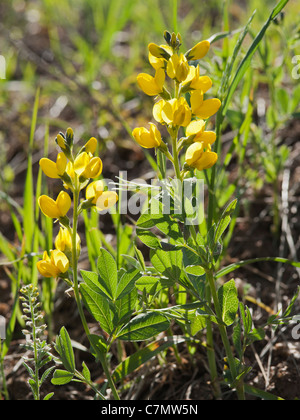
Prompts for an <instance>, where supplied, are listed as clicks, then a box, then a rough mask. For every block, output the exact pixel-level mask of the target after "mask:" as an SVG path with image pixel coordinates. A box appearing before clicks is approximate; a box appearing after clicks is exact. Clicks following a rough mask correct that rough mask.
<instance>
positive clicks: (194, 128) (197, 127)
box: [186, 120, 205, 136]
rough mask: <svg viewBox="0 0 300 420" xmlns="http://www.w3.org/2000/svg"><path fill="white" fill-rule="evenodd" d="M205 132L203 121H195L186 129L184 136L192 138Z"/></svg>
mask: <svg viewBox="0 0 300 420" xmlns="http://www.w3.org/2000/svg"><path fill="white" fill-rule="evenodd" d="M204 130H205V121H203V120H195V121H192V122H191V123H190V124H189V125H188V126H187V127H186V135H187V136H193V135H195V134H199V133H201V134H202V133H203V131H204Z"/></svg>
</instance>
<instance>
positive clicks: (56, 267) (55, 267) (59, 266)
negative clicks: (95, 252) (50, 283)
mask: <svg viewBox="0 0 300 420" xmlns="http://www.w3.org/2000/svg"><path fill="white" fill-rule="evenodd" d="M69 266H70V263H69V260H68V258H67V257H66V255H65V254H64V253H63V252H61V251H59V250H57V249H55V250H52V251H50V257H49V255H48V253H47V251H45V252H44V255H43V259H42V260H41V261H38V263H37V269H38V270H39V272H40V274H41V275H42V276H43V277H46V278H50V277H55V278H56V277H58V276H59V275H60V274H64V273H66V272H67V271H68V269H69Z"/></svg>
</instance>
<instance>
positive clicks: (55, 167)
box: [37, 128, 118, 277]
mask: <svg viewBox="0 0 300 420" xmlns="http://www.w3.org/2000/svg"><path fill="white" fill-rule="evenodd" d="M73 139H74V134H73V130H72V129H71V128H69V129H68V130H67V132H66V134H62V133H60V134H58V136H57V137H56V143H57V145H58V146H59V147H60V149H61V152H60V153H58V155H57V159H56V162H53V161H51V160H49V159H47V158H42V159H41V160H40V167H41V168H42V170H43V172H44V173H45V174H46V175H47V176H48V177H49V178H54V179H61V180H62V182H63V185H64V187H65V189H67V190H70V191H71V192H72V193H73V196H75V195H76V196H77V197H79V193H80V191H81V190H83V189H84V188H85V187H87V188H86V199H85V200H84V201H82V203H81V204H80V209H81V210H82V209H87V208H90V207H93V206H96V207H97V209H98V210H99V211H100V210H101V211H102V210H104V209H105V210H106V209H109V208H110V207H112V206H114V205H115V204H116V202H117V201H118V195H117V194H116V193H115V192H112V191H105V189H104V185H103V183H102V181H100V180H99V181H93V182H92V183H91V184H89V181H90V179H95V178H98V177H99V176H100V175H101V173H102V169H103V164H102V160H101V159H100V158H99V157H94V153H95V152H96V149H97V140H96V139H95V138H94V137H92V138H91V139H90V140H89V141H88V142H87V143H86V144H85V146H84V147H82V148H81V150H80V151H79V152H78V153H77V154H76V155H74V148H73ZM88 184H89V185H88ZM38 203H39V207H40V209H41V211H42V213H43V214H44V215H45V216H47V217H50V218H52V219H58V220H59V222H60V224H61V228H60V231H59V233H58V235H57V237H56V239H55V249H54V250H51V251H50V255H48V253H47V252H46V251H45V252H44V255H43V259H42V260H41V261H39V262H38V263H37V268H38V270H39V272H40V273H41V275H42V276H43V277H58V276H63V275H64V274H65V273H67V271H68V269H69V267H70V266H72V258H73V255H72V249H73V245H72V244H73V230H72V228H71V227H70V223H69V219H68V217H67V213H68V212H69V210H70V208H71V206H72V200H71V197H70V195H69V194H68V193H67V192H66V191H61V192H60V193H59V195H58V197H57V199H56V200H53V199H52V198H51V197H48V196H47V195H42V196H40V197H39V198H38ZM75 205H77V204H75V203H74V206H75ZM74 244H75V237H74ZM79 254H80V237H79V235H78V234H77V233H76V256H77V258H78V257H79Z"/></svg>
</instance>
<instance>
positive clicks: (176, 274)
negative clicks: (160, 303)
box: [150, 249, 184, 286]
mask: <svg viewBox="0 0 300 420" xmlns="http://www.w3.org/2000/svg"><path fill="white" fill-rule="evenodd" d="M150 259H151V263H152V265H153V267H154V268H155V269H156V270H157V271H158V272H159V273H160V274H162V275H163V276H165V277H167V278H168V279H169V280H170V286H171V285H172V284H174V283H176V282H179V281H180V280H183V275H184V271H183V255H182V251H181V250H180V251H163V250H160V249H157V250H156V251H151V253H150Z"/></svg>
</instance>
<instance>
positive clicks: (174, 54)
mask: <svg viewBox="0 0 300 420" xmlns="http://www.w3.org/2000/svg"><path fill="white" fill-rule="evenodd" d="M165 39H166V41H167V43H168V45H156V44H153V43H151V44H150V45H149V46H148V49H149V62H150V64H151V66H152V67H153V68H154V69H155V76H154V77H153V76H150V75H148V74H146V73H142V74H139V75H138V77H137V82H138V85H139V87H140V88H141V89H142V91H143V92H144V93H145V94H147V95H149V96H158V97H160V99H159V100H158V101H157V102H156V103H155V105H154V108H153V117H154V119H155V120H156V121H157V122H158V123H160V124H163V125H165V126H166V127H167V129H168V131H169V133H170V134H171V136H173V135H174V132H176V134H178V131H179V129H180V128H181V127H183V128H184V129H185V135H186V137H187V138H189V140H190V143H191V142H194V144H192V145H191V146H190V147H189V148H188V149H187V152H186V159H185V162H186V165H185V166H186V167H189V168H197V169H199V170H203V169H208V168H211V167H212V166H213V165H214V164H215V163H216V162H217V159H218V156H217V154H216V153H214V152H212V149H211V146H212V144H213V143H214V142H215V140H216V135H215V133H213V132H211V131H205V128H206V122H205V120H207V119H209V118H210V117H212V116H213V115H214V114H216V113H217V111H218V110H219V108H220V106H221V102H220V100H219V99H216V98H213V99H206V98H205V94H206V93H207V92H208V90H209V89H210V88H211V87H212V80H211V79H210V77H208V76H201V75H200V66H199V65H198V66H197V67H195V66H194V65H190V64H189V62H190V61H191V60H200V59H202V58H203V57H205V55H206V54H207V53H208V51H209V49H210V43H209V42H208V41H202V42H199V43H198V44H197V45H195V46H194V47H193V48H192V49H190V50H189V51H187V52H186V53H185V54H182V53H179V49H180V45H181V36H180V34H177V35H175V34H174V33H173V34H172V35H171V34H170V33H168V32H166V33H165ZM167 76H168V78H169V79H171V80H173V81H174V94H173V95H171V94H170V92H169V91H168V89H167V86H166V78H167ZM132 135H133V137H134V139H135V140H136V141H137V143H139V144H140V145H141V146H142V147H144V148H148V149H149V148H159V149H160V150H162V151H163V152H164V151H166V150H167V148H166V145H165V144H164V143H163V140H162V136H161V133H160V131H159V129H158V128H157V126H156V125H155V124H153V123H150V130H148V129H146V128H144V127H139V128H136V129H134V130H133V133H132ZM178 143H179V141H178ZM181 144H182V142H181Z"/></svg>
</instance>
